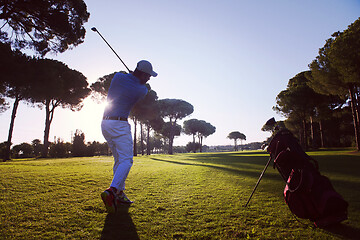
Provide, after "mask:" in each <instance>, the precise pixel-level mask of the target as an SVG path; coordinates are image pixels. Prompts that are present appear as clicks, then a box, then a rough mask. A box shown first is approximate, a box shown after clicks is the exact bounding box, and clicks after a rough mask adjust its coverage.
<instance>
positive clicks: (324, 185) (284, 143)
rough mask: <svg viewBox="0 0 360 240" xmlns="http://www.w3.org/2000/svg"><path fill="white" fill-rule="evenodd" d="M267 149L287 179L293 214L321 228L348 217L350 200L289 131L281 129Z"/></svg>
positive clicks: (286, 192) (286, 190)
mask: <svg viewBox="0 0 360 240" xmlns="http://www.w3.org/2000/svg"><path fill="white" fill-rule="evenodd" d="M267 151H268V152H269V153H270V157H271V159H272V160H274V168H275V167H276V168H277V170H278V171H279V173H280V175H281V176H282V178H283V179H284V181H285V182H286V186H285V189H284V198H285V202H286V204H287V205H288V206H289V208H290V210H291V212H292V213H294V214H295V215H296V216H297V217H299V218H304V219H309V220H310V221H312V222H314V224H315V226H317V227H325V226H328V225H330V224H335V223H339V222H341V221H343V220H345V219H347V207H348V203H347V202H346V201H345V200H344V199H343V198H342V196H341V195H340V194H339V193H337V192H336V191H335V190H334V187H333V186H332V184H331V182H330V180H329V179H328V178H327V177H325V176H322V175H321V174H320V172H319V166H318V163H317V161H316V160H315V159H313V158H311V157H310V156H309V155H307V154H306V153H305V152H304V151H303V149H302V148H301V146H300V145H299V144H298V142H297V140H296V138H295V137H294V136H293V134H292V133H291V132H290V131H289V130H287V129H283V130H280V131H279V132H278V133H277V134H276V135H275V136H274V138H273V139H272V140H271V142H270V144H269V146H268V149H267Z"/></svg>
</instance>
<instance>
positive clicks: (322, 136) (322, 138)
mask: <svg viewBox="0 0 360 240" xmlns="http://www.w3.org/2000/svg"><path fill="white" fill-rule="evenodd" d="M319 128H320V142H321V147H322V148H324V147H325V144H324V130H323V125H322V120H321V119H320V121H319Z"/></svg>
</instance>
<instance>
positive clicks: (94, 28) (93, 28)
mask: <svg viewBox="0 0 360 240" xmlns="http://www.w3.org/2000/svg"><path fill="white" fill-rule="evenodd" d="M91 30H92V31H94V32H97V33H98V34H99V36H100V37H101V38H102V39H103V40H104V42H105V43H106V44H107V45H108V46H109V48H110V49H111V50H112V51H113V52H114V53H115V55H116V56H117V57H118V58H119V60H120V61H121V62H122V64H124V66H125V67H126V69H127V70H128V72H130V69H129V68H128V67H127V66H126V64H125V63H124V62H123V60H121V58H120V57H119V55H118V54H117V53H116V52H115V50H114V49H113V48H112V47H111V46H110V44H109V43H108V42H107V41H106V40H105V38H104V37H103V36H102V35H101V33H100V32H99V31H98V30H97V29H96V27H92V28H91Z"/></svg>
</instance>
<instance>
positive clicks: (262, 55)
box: [0, 0, 360, 145]
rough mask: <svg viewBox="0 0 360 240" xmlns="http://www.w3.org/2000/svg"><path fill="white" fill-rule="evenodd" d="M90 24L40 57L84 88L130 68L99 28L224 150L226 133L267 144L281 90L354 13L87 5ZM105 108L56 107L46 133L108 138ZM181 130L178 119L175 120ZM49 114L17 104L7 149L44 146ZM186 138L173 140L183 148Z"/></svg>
mask: <svg viewBox="0 0 360 240" xmlns="http://www.w3.org/2000/svg"><path fill="white" fill-rule="evenodd" d="M85 2H86V4H87V6H88V11H89V12H90V18H89V21H88V23H86V24H85V27H86V30H87V33H86V37H85V42H84V43H83V44H81V45H79V46H78V47H76V48H74V49H73V50H69V51H67V52H65V53H62V54H58V55H51V54H48V55H46V57H47V58H53V59H57V60H60V61H62V62H64V63H66V64H67V65H68V66H69V67H70V68H72V69H76V70H78V71H80V72H82V73H83V74H84V75H85V76H86V77H87V78H88V82H89V84H91V83H93V82H95V81H96V80H97V79H98V78H99V77H102V76H104V75H107V74H110V73H113V72H115V71H120V70H126V69H125V68H124V66H123V65H122V64H121V62H120V61H119V60H118V59H117V57H116V56H115V55H114V53H113V52H112V51H111V50H110V48H108V47H107V46H106V44H105V42H103V40H102V39H101V38H100V37H99V35H97V33H94V32H92V31H91V30H90V28H91V27H93V26H95V27H96V28H97V29H98V30H99V32H100V33H101V34H102V35H103V36H104V37H105V38H106V39H107V41H108V42H109V43H110V45H111V46H112V47H113V48H114V49H115V51H116V52H117V53H118V54H119V55H120V57H121V58H122V60H123V61H124V62H125V63H126V64H127V66H128V67H129V68H130V69H134V68H135V66H136V63H137V62H138V60H141V59H146V60H149V61H150V62H151V63H152V64H153V67H154V70H155V71H156V72H157V73H158V74H159V75H158V77H156V78H152V79H151V80H150V82H149V83H150V85H151V87H152V89H153V90H155V91H156V92H157V94H158V96H159V98H160V99H164V98H176V99H182V100H185V101H187V102H189V103H191V104H192V105H193V106H194V113H193V114H192V115H191V116H189V117H187V118H185V119H184V120H186V119H190V118H197V119H199V120H205V121H207V122H209V123H211V124H212V125H214V126H215V127H216V132H215V133H214V134H213V135H211V136H209V137H208V138H206V139H205V140H204V144H206V145H227V144H233V141H231V140H229V139H227V138H226V137H227V135H228V134H229V133H230V132H232V131H240V132H241V133H244V134H245V135H246V137H247V141H246V142H245V143H249V142H255V141H263V140H265V139H266V138H267V137H268V136H269V133H266V132H262V131H261V127H262V126H263V125H264V123H265V122H266V120H268V119H269V118H271V117H273V116H274V117H275V118H276V119H278V120H279V119H283V118H282V117H281V116H279V115H277V114H276V113H275V112H274V111H273V110H272V107H273V106H274V105H275V99H276V96H277V95H278V93H280V92H281V91H282V90H284V89H285V88H286V85H287V82H288V80H289V79H290V78H292V77H294V76H295V75H296V74H297V73H300V72H302V71H306V70H308V64H309V63H311V61H312V60H313V59H315V57H316V56H317V55H318V50H319V48H321V47H323V46H324V44H325V40H326V39H328V38H330V37H331V34H332V33H334V32H336V31H343V30H345V29H346V28H347V27H348V25H350V24H351V23H352V22H354V21H355V20H356V19H357V18H359V17H360V1H359V0H302V1H300V0H291V1H289V0H272V1H269V0H253V1H250V0H222V1H220V0H216V1H215V0H182V1H171V0H152V1H148V0H132V1H116V0H111V1H110V0H102V1H99V0H85ZM103 107H104V105H98V104H95V103H94V102H93V101H92V100H91V99H87V100H86V101H85V105H84V107H83V109H82V110H81V111H80V112H71V111H70V110H62V109H60V108H58V109H56V110H55V115H54V120H53V123H52V125H51V129H50V138H49V140H50V141H53V140H54V136H56V137H60V138H62V139H63V140H64V141H70V137H71V134H73V133H74V132H75V130H76V129H80V130H82V131H83V132H84V133H85V137H86V141H94V140H96V141H100V142H104V141H105V140H104V138H103V137H102V135H101V130H100V122H101V117H102V112H103ZM10 115H11V109H9V110H8V111H6V112H5V113H2V114H0V124H1V128H0V141H1V142H2V141H6V140H7V135H8V129H9V123H10ZM180 124H182V121H181V122H180ZM44 125H45V110H44V109H42V110H40V109H38V108H32V107H30V106H27V105H26V104H21V105H20V107H19V108H18V113H17V117H16V120H15V128H14V132H13V143H14V144H19V143H22V142H29V143H30V142H31V141H32V140H33V139H35V138H39V139H41V141H42V140H43V132H44ZM189 141H192V138H191V136H186V135H182V136H181V137H177V138H176V139H175V141H174V145H185V144H186V143H187V142H189Z"/></svg>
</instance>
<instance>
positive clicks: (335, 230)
mask: <svg viewBox="0 0 360 240" xmlns="http://www.w3.org/2000/svg"><path fill="white" fill-rule="evenodd" d="M324 230H326V231H328V232H331V233H332V234H334V235H337V236H339V237H342V238H346V239H351V240H357V239H359V236H360V229H358V228H354V227H352V226H349V225H346V224H336V225H333V226H329V227H327V228H324Z"/></svg>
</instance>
